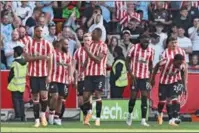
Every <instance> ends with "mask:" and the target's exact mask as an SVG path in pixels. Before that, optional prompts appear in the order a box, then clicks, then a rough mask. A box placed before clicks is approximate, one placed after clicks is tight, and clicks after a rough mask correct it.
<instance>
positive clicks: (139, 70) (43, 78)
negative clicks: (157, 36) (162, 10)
mask: <svg viewBox="0 0 199 133" xmlns="http://www.w3.org/2000/svg"><path fill="white" fill-rule="evenodd" d="M101 36H102V30H101V29H100V28H96V29H95V30H94V31H93V32H92V34H90V33H85V34H84V36H83V44H82V45H81V47H80V48H78V49H77V50H76V51H75V53H74V56H73V57H72V56H71V55H70V54H69V52H68V40H67V39H60V40H58V41H54V42H53V45H51V44H50V43H49V42H48V41H46V40H44V39H43V38H42V28H41V27H40V26H35V28H34V38H33V39H29V41H28V43H27V44H26V45H25V49H24V57H25V59H26V60H27V61H28V76H29V77H30V87H31V94H32V100H33V111H34V117H35V125H34V126H35V127H39V126H40V124H42V125H43V126H47V125H48V123H49V124H56V125H62V120H61V119H62V116H63V113H64V110H65V106H64V102H65V99H66V98H67V95H68V86H69V85H70V84H74V85H76V88H77V90H78V103H79V107H80V109H81V111H82V112H83V115H84V120H83V124H84V125H90V123H89V121H90V119H91V117H92V100H91V99H92V95H95V98H96V100H95V101H96V120H95V125H96V126H100V115H101V111H102V98H101V95H102V92H103V89H104V88H105V75H106V62H107V53H108V48H107V44H105V43H104V42H102V41H101V40H100V38H101ZM168 43H169V46H168V48H167V49H166V50H165V51H164V53H163V55H162V60H161V61H160V62H159V63H157V65H156V66H155V68H154V69H153V63H152V62H153V59H154V50H153V49H152V48H151V47H150V46H149V44H150V36H149V35H145V34H143V35H142V36H141V37H140V43H139V44H135V45H132V47H131V48H130V50H129V51H128V55H127V58H126V65H127V68H128V74H129V75H130V77H131V81H132V82H131V84H132V85H131V97H130V100H129V104H128V110H129V114H128V117H127V121H126V123H127V124H128V125H129V126H130V125H131V124H132V112H133V108H134V106H135V102H136V96H137V92H138V91H141V114H142V120H141V125H143V126H149V124H147V122H146V113H147V97H148V93H149V92H150V90H151V89H152V87H153V85H154V84H155V75H156V74H157V72H158V71H159V72H160V83H159V104H158V112H159V114H158V123H159V124H162V122H163V113H162V110H163V108H164V105H165V104H166V107H167V112H168V115H169V124H170V125H172V126H178V124H179V121H180V119H179V118H178V117H179V110H180V104H179V102H178V96H179V94H180V92H182V91H181V90H182V88H184V90H185V92H186V82H187V81H186V79H187V78H186V77H187V67H186V64H185V61H184V57H185V52H184V51H183V50H182V49H180V48H179V47H178V46H177V39H176V38H173V37H171V38H169V41H168ZM183 86H184V87H183ZM69 95H70V94H69ZM48 107H49V115H48V121H47V117H46V111H47V108H48ZM40 110H41V113H40Z"/></svg>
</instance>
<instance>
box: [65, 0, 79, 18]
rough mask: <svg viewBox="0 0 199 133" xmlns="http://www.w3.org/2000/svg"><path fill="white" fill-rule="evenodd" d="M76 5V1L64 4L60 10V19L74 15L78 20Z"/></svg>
mask: <svg viewBox="0 0 199 133" xmlns="http://www.w3.org/2000/svg"><path fill="white" fill-rule="evenodd" d="M77 4H78V2H77V1H70V2H68V3H66V4H65V6H64V7H63V10H62V18H66V19H69V18H70V16H71V15H72V14H73V15H74V17H76V18H79V17H80V12H79V9H78V7H77Z"/></svg>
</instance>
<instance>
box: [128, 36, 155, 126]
mask: <svg viewBox="0 0 199 133" xmlns="http://www.w3.org/2000/svg"><path fill="white" fill-rule="evenodd" d="M149 43H150V36H148V35H142V36H141V37H140V43H138V44H135V45H134V46H132V47H131V48H130V50H129V52H128V56H127V62H126V63H127V67H128V72H129V74H130V76H131V81H132V86H131V98H130V100H129V104H128V111H129V114H128V116H127V120H126V123H127V124H128V125H129V126H131V124H132V112H133V108H134V106H135V102H136V99H137V93H138V91H139V90H140V91H141V111H142V121H141V125H143V126H147V127H148V126H149V124H147V123H146V114H147V96H148V92H149V91H150V90H151V85H150V83H149V78H150V76H151V74H152V68H153V59H154V50H153V49H152V48H151V47H149Z"/></svg>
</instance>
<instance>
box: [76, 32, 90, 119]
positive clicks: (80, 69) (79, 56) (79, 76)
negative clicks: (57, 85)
mask: <svg viewBox="0 0 199 133" xmlns="http://www.w3.org/2000/svg"><path fill="white" fill-rule="evenodd" d="M91 41H92V37H91V34H90V33H86V34H84V35H83V43H82V46H81V47H80V48H78V49H77V50H76V51H75V53H74V61H75V64H76V65H75V66H77V72H76V76H75V77H76V78H75V83H76V84H77V85H76V86H77V90H78V105H79V107H80V109H81V110H82V112H83V115H84V119H83V123H84V121H85V117H86V115H87V111H85V110H84V108H83V102H84V101H83V90H84V78H85V68H84V66H85V64H84V63H85V62H86V58H88V55H87V53H86V52H85V50H84V45H90V43H91ZM91 110H92V106H90V110H89V112H91Z"/></svg>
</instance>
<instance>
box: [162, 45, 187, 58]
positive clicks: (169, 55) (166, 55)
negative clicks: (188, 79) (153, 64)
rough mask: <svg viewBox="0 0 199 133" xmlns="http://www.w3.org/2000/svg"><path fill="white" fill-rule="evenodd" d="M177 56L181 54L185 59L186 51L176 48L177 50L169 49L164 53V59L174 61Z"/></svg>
mask: <svg viewBox="0 0 199 133" xmlns="http://www.w3.org/2000/svg"><path fill="white" fill-rule="evenodd" d="M177 54H181V55H182V56H183V57H184V58H185V55H186V54H185V51H184V50H183V49H182V48H180V47H176V48H175V50H172V49H169V48H167V49H166V50H165V51H164V52H163V53H162V59H165V58H171V59H174V56H175V55H177Z"/></svg>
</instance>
